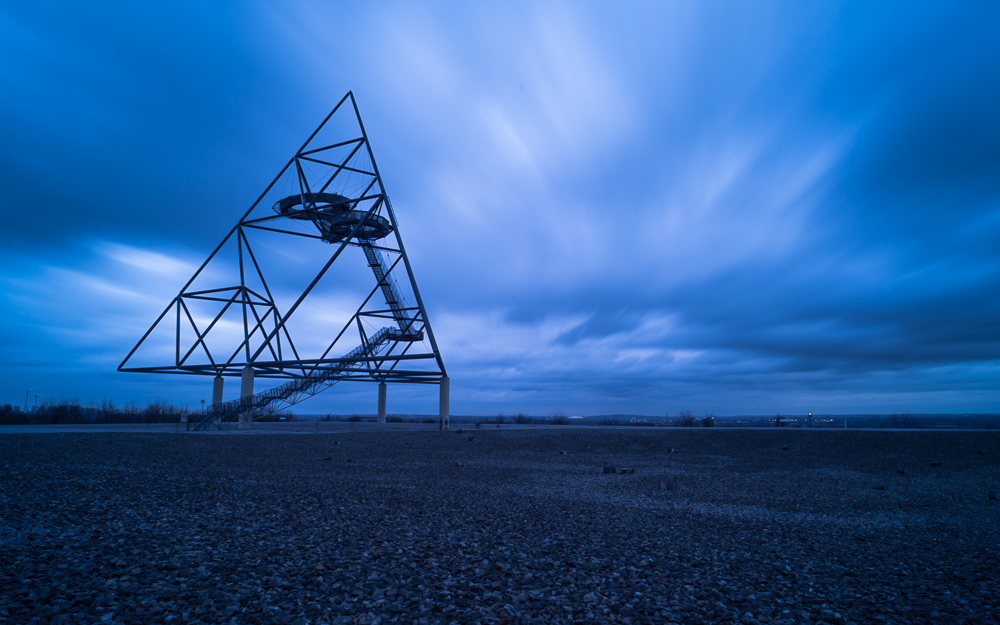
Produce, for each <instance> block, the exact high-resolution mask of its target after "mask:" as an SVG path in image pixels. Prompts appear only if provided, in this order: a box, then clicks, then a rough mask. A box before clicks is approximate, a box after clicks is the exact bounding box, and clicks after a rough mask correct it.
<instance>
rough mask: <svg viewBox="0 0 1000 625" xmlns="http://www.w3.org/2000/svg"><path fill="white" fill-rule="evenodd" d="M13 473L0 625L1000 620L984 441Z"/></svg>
mask: <svg viewBox="0 0 1000 625" xmlns="http://www.w3.org/2000/svg"><path fill="white" fill-rule="evenodd" d="M0 466H2V469H3V471H2V474H0V623H3V622H11V623H24V622H38V623H105V624H114V623H174V624H176V623H250V624H254V623H293V624H297V625H298V624H306V623H389V622H400V623H453V622H455V623H575V622H584V623H589V622H595V623H672V622H674V623H747V624H752V623H810V622H820V623H822V622H826V623H849V622H855V623H859V624H861V623H920V622H927V623H970V622H971V623H991V622H996V617H997V615H998V614H1000V598H998V595H997V590H998V582H997V577H996V574H997V571H998V570H1000V567H998V558H997V545H998V542H997V538H998V527H1000V526H998V520H1000V501H998V500H995V499H991V496H990V491H1000V433H994V432H923V431H916V432H871V431H827V430H736V429H721V428H720V429H714V430H708V429H699V430H665V429H638V428H637V429H634V430H632V429H628V430H601V429H596V428H593V429H591V428H580V429H571V428H567V429H565V430H559V429H549V430H485V429H484V430H477V429H466V430H465V431H464V432H459V431H456V430H454V429H453V430H452V431H450V432H443V433H442V432H400V431H385V432H349V433H335V434H318V435H302V434H299V435H282V434H274V435H268V436H244V435H240V434H238V433H234V434H232V435H229V436H203V435H198V434H120V433H107V434H6V435H0ZM605 466H614V467H616V469H618V472H616V473H614V474H608V473H605V472H604V467H605ZM623 468H626V469H630V470H631V469H634V472H629V473H625V474H623V473H621V469H623Z"/></svg>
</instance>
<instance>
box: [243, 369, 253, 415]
mask: <svg viewBox="0 0 1000 625" xmlns="http://www.w3.org/2000/svg"><path fill="white" fill-rule="evenodd" d="M251 395H253V367H251V366H249V365H248V366H246V367H243V375H242V376H240V399H243V398H244V397H250V396H251ZM251 416H252V415H251V414H250V411H249V410H247V411H245V412H241V413H240V429H241V430H249V429H250V422H251V419H250V418H251Z"/></svg>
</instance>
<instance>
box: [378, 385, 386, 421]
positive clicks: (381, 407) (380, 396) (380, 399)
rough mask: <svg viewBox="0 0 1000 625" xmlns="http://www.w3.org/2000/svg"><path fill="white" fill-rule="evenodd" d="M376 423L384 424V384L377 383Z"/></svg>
mask: <svg viewBox="0 0 1000 625" xmlns="http://www.w3.org/2000/svg"><path fill="white" fill-rule="evenodd" d="M378 422H379V423H385V382H379V383H378Z"/></svg>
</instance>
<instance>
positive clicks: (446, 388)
mask: <svg viewBox="0 0 1000 625" xmlns="http://www.w3.org/2000/svg"><path fill="white" fill-rule="evenodd" d="M439 390H440V392H441V394H440V397H439V400H438V429H439V430H447V429H448V420H449V419H448V417H449V416H450V415H451V380H449V379H448V376H446V375H445V376H441V382H440V384H439Z"/></svg>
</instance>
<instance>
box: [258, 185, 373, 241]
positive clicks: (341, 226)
mask: <svg viewBox="0 0 1000 625" xmlns="http://www.w3.org/2000/svg"><path fill="white" fill-rule="evenodd" d="M351 202H352V200H351V199H349V198H346V197H344V196H342V195H339V194H337V193H299V194H296V195H289V196H288V197H286V198H282V199H280V200H278V201H277V202H275V204H274V207H273V209H274V212H276V213H278V214H279V215H284V216H287V217H288V218H290V219H299V220H303V221H312V222H313V223H314V224H316V227H317V228H319V231H320V236H321V238H322V239H323V240H324V241H326V242H327V243H339V242H340V241H343V240H344V239H345V238H346V237H347V236H348V235H350V234H351V231H352V230H354V228H355V227H356V226H358V224H361V227H360V228H358V230H357V232H355V233H354V238H357V239H360V240H362V241H377V240H379V239H383V238H385V237H386V236H388V235H389V233H390V232H392V224H390V223H389V220H388V219H386V218H385V217H382V216H380V215H368V211H362V210H354V209H352V208H351ZM296 206H305V208H300V209H295V207H296ZM366 216H367V219H365V217H366ZM362 221H363V222H364V223H362Z"/></svg>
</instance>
